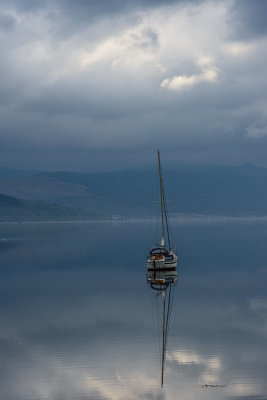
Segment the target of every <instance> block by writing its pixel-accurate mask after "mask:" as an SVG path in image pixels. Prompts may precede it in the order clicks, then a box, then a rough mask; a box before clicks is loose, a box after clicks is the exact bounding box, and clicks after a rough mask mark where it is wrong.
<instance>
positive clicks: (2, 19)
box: [0, 12, 16, 31]
mask: <svg viewBox="0 0 267 400" xmlns="http://www.w3.org/2000/svg"><path fill="white" fill-rule="evenodd" d="M15 24H16V20H15V18H14V17H13V16H12V15H10V14H6V13H2V12H0V30H2V31H10V30H11V29H12V28H13V27H14V26H15Z"/></svg>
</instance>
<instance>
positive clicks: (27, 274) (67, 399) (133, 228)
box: [0, 218, 267, 400]
mask: <svg viewBox="0 0 267 400" xmlns="http://www.w3.org/2000/svg"><path fill="white" fill-rule="evenodd" d="M172 230H173V235H174V238H175V241H176V245H177V251H178V255H179V265H178V274H179V281H178V284H177V286H176V289H175V299H174V305H173V312H172V321H171V327H170V334H169V342H168V351H167V354H166V368H165V384H164V388H163V389H162V388H161V387H160V348H159V337H158V335H159V324H160V320H159V318H158V303H159V301H160V296H158V297H157V298H156V296H155V294H154V293H153V292H152V290H151V289H150V288H149V287H148V285H147V284H146V280H145V272H146V271H145V259H146V254H147V251H148V249H149V248H150V246H151V245H152V244H153V240H154V236H153V227H152V226H151V222H149V221H117V222H116V221H114V222H95V223H94V222H90V223H59V224H58V223H35V224H30V223H29V224H26V223H25V224H1V225H0V273H1V280H0V298H1V302H0V317H1V328H0V399H6V400H14V399H16V400H26V399H27V400H29V399H42V400H59V399H64V400H72V399H73V400H74V399H75V400H77V399H79V400H81V399H83V400H84V399H92V400H98V399H99V400H104V399H107V400H108V399H112V400H113V399H114V400H126V399H127V400H140V399H142V400H143V399H147V400H151V399H152V400H153V399H155V400H156V399H157V400H159V399H162V400H163V399H166V400H174V399H178V398H179V399H184V400H191V399H192V400H193V399H198V400H199V399H200V400H202V399H203V400H204V399H205V400H207V399H212V400H220V399H231V400H232V399H235V400H238V399H240V400H242V399H243V400H244V399H246V400H248V399H249V400H263V399H265V400H266V396H267V382H266V374H267V357H266V350H267V294H266V286H267V248H266V238H267V221H266V220H264V219H263V220H256V219H243V220H242V219H236V220H235V219H223V218H221V219H211V218H195V219H194V218H193V219H189V218H184V219H179V220H176V221H172Z"/></svg>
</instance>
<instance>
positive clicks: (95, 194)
mask: <svg viewBox="0 0 267 400" xmlns="http://www.w3.org/2000/svg"><path fill="white" fill-rule="evenodd" d="M163 172H164V171H163ZM164 184H165V188H166V192H167V199H168V200H170V202H169V203H168V207H169V211H170V213H172V214H208V215H237V216H238V215H239V216H241V215H267V169H266V168H259V167H256V166H255V165H253V164H250V163H246V164H244V165H242V166H216V165H213V166H212V165H206V166H205V165H204V166H203V165H202V166H200V165H186V166H183V165H180V166H179V167H176V168H172V169H168V170H165V173H164ZM158 192H159V190H158V180H157V174H156V170H154V171H149V170H146V171H141V170H136V171H134V170H131V171H117V172H110V173H108V172H105V173H93V174H90V173H76V172H49V173H41V174H37V175H29V176H23V177H14V178H9V179H7V178H5V179H0V193H4V194H7V195H10V196H15V197H20V198H23V199H25V200H31V201H32V200H35V201H37V200H39V201H44V202H50V203H58V204H60V205H61V206H64V207H76V208H81V209H83V210H84V211H85V212H87V213H95V214H98V215H101V216H106V217H110V216H112V215H116V216H127V217H136V216H150V215H151V213H152V214H154V213H156V208H157V207H158V203H157V201H158Z"/></svg>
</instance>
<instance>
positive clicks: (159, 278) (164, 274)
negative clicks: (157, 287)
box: [146, 255, 178, 284]
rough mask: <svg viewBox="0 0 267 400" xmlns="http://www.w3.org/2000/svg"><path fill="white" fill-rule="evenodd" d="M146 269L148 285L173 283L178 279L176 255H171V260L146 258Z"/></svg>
mask: <svg viewBox="0 0 267 400" xmlns="http://www.w3.org/2000/svg"><path fill="white" fill-rule="evenodd" d="M146 267H147V274H146V277H147V282H148V283H150V284H166V283H175V282H176V281H177V279H178V274H177V269H176V267H177V256H176V255H173V260H164V259H163V260H155V259H152V258H148V260H147V263H146Z"/></svg>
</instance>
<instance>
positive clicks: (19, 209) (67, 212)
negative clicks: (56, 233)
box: [0, 194, 93, 222]
mask: <svg viewBox="0 0 267 400" xmlns="http://www.w3.org/2000/svg"><path fill="white" fill-rule="evenodd" d="M92 217H93V215H89V214H88V213H86V212H84V211H83V210H78V209H71V208H67V207H63V206H60V205H57V204H48V203H43V202H41V201H28V200H21V199H18V198H15V197H11V196H7V195H4V194H0V221H1V222H9V221H48V220H53V221H66V220H74V219H77V220H81V219H83V220H84V219H89V218H92Z"/></svg>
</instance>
